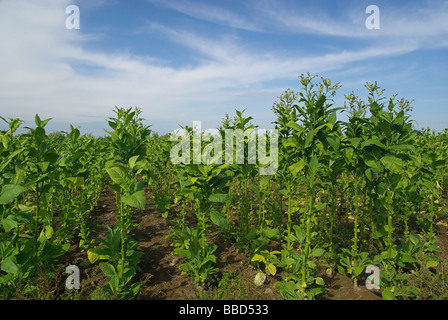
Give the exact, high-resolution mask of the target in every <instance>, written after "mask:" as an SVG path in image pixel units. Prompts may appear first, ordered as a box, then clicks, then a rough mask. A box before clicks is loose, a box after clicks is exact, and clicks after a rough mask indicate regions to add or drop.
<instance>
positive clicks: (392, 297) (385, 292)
mask: <svg viewBox="0 0 448 320" xmlns="http://www.w3.org/2000/svg"><path fill="white" fill-rule="evenodd" d="M381 295H382V296H383V299H384V300H397V299H396V298H395V295H394V294H393V293H392V291H390V289H384V290H383V292H382V293H381Z"/></svg>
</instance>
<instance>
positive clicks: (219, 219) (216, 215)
mask: <svg viewBox="0 0 448 320" xmlns="http://www.w3.org/2000/svg"><path fill="white" fill-rule="evenodd" d="M210 219H211V220H212V222H213V223H214V224H216V225H217V226H218V227H220V228H224V227H225V226H226V225H227V219H226V218H224V217H223V216H222V214H221V212H219V211H213V212H212V213H211V214H210Z"/></svg>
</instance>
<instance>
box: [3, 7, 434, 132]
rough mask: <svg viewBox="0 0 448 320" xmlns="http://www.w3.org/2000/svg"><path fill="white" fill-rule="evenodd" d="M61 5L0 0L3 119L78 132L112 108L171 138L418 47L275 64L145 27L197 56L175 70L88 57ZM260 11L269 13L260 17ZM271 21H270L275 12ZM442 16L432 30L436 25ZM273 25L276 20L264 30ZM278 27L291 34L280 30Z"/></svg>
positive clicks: (204, 12)
mask: <svg viewBox="0 0 448 320" xmlns="http://www.w3.org/2000/svg"><path fill="white" fill-rule="evenodd" d="M101 1H102V0H97V2H96V5H101V4H102V2H101ZM179 3H180V4H183V5H182V6H181V5H180V4H177V5H176V4H175V3H174V2H171V3H170V4H169V6H171V7H172V8H174V7H175V9H176V10H178V11H183V12H185V13H188V14H189V15H192V16H196V17H199V18H201V19H209V20H210V19H218V16H219V17H220V18H219V19H218V22H219V23H223V24H226V25H229V26H233V27H237V28H243V29H252V30H257V31H258V30H260V29H261V26H262V25H261V24H255V23H254V22H253V21H256V20H257V19H256V17H255V16H254V17H253V19H252V20H245V19H243V18H242V17H240V16H238V14H236V13H233V12H231V11H228V10H227V11H226V10H223V11H222V12H221V11H220V12H218V11H217V8H216V7H211V6H207V7H204V8H202V9H198V8H197V7H194V6H187V4H188V3H187V2H179ZM68 4H70V1H68V0H67V1H61V0H41V1H39V2H36V1H31V0H29V1H25V0H3V1H1V0H0V39H2V42H3V43H2V50H1V51H0V101H1V105H0V114H1V115H2V116H6V117H22V118H28V119H32V117H34V114H35V113H39V114H41V115H42V117H43V118H48V117H53V118H55V120H57V121H67V122H76V123H80V124H81V125H82V122H89V121H102V120H104V119H105V118H107V117H108V116H111V115H112V108H113V107H114V106H115V105H117V106H120V107H133V106H139V107H142V108H143V110H144V117H146V118H147V119H149V120H150V122H151V119H155V121H156V123H154V128H155V129H156V130H157V131H159V130H163V129H164V130H171V129H174V128H176V127H177V124H179V123H180V124H189V123H190V121H192V120H203V121H207V120H209V121H216V122H218V123H219V122H220V120H221V118H222V117H223V116H224V112H225V111H227V112H233V109H234V108H240V107H244V105H243V106H241V105H238V104H239V103H248V97H251V98H253V102H252V106H254V105H256V104H257V103H258V104H260V105H261V104H263V105H266V103H267V102H266V101H268V100H269V102H268V104H270V105H272V102H273V101H274V100H275V99H276V97H277V96H278V95H279V94H281V91H280V92H276V93H275V94H274V91H273V90H274V89H276V88H273V87H266V86H265V85H264V84H265V82H267V81H272V80H278V79H292V81H293V80H295V79H296V77H297V75H298V74H300V73H302V72H307V71H310V72H313V73H318V72H322V71H328V70H337V69H339V68H342V67H344V66H347V65H348V64H349V63H351V62H354V61H363V60H366V59H372V58H375V57H381V56H382V57H387V56H391V55H400V54H403V53H407V52H410V51H412V50H415V49H417V48H418V47H419V44H420V43H412V42H410V41H408V42H400V43H396V44H395V43H393V42H391V41H390V42H389V41H388V42H386V43H384V44H381V45H374V44H373V45H368V46H366V47H365V48H363V49H359V50H344V51H338V52H335V53H331V54H330V53H322V54H319V55H315V56H297V55H295V54H294V53H291V54H289V55H287V54H285V55H283V56H279V55H276V54H274V53H272V52H269V50H267V51H265V52H257V51H255V50H254V49H251V48H250V47H249V46H247V45H245V44H244V39H241V38H239V37H237V36H236V35H235V34H232V35H226V34H223V35H216V36H215V37H213V38H212V37H210V36H204V35H201V34H199V33H197V32H194V31H192V30H190V31H185V30H183V31H179V30H176V29H174V28H172V27H168V26H165V25H161V24H157V23H154V22H152V23H150V24H149V27H148V30H147V31H148V32H156V33H160V34H163V35H164V36H166V37H167V38H168V39H169V40H170V41H172V42H173V43H175V44H177V45H178V46H181V47H184V48H188V49H189V50H191V52H192V53H194V54H195V56H197V57H199V58H198V63H197V64H196V65H193V66H191V65H190V66H189V65H185V66H182V67H178V68H174V67H170V66H167V65H166V64H161V63H159V61H158V59H156V58H154V57H147V56H137V55H133V54H131V53H128V54H123V53H120V54H117V53H108V52H101V51H93V50H88V49H86V46H85V45H84V44H85V43H88V42H89V41H94V39H95V35H92V34H87V33H86V31H84V30H83V28H82V27H81V30H80V31H76V30H67V29H66V28H65V19H66V17H67V15H66V13H65V7H66V6H67V5H68ZM81 9H82V7H81ZM260 10H261V9H260ZM257 12H260V11H257ZM264 12H265V13H264V14H268V13H269V12H268V11H267V9H265V10H264ZM279 13H280V12H277V13H276V14H277V15H278V14H279ZM269 14H270V15H271V16H272V17H273V18H275V14H274V13H269ZM423 14H427V13H423ZM81 15H82V11H81ZM442 16H443V14H442V13H441V17H442ZM207 17H208V18H207ZM441 17H440V18H437V19H436V20H435V21H434V24H436V25H443V22H442V20H441V19H442V18H441ZM263 18H264V16H263ZM309 19H310V20H309V21H308V22H307V26H308V28H310V29H315V30H320V31H319V32H323V33H329V32H330V31H331V30H336V29H333V28H332V26H333V22H331V21H329V22H328V24H327V25H325V24H323V26H321V27H319V24H318V22H319V20H316V19H314V18H313V17H310V18H309ZM279 21H280V19H274V20H272V21H271V22H270V23H269V25H271V24H275V23H277V22H279ZM304 21H306V20H304ZM257 23H258V22H257ZM302 23H304V22H302ZM396 23H398V22H396ZM81 26H82V23H81ZM284 26H285V27H288V28H294V26H293V25H292V24H286V22H284ZM319 28H321V29H319ZM429 28H430V27H429V26H425V29H429ZM335 32H336V33H340V34H344V32H346V29H345V27H344V26H342V27H341V28H340V30H339V31H338V30H336V31H335ZM424 34H425V33H424V32H422V37H423V35H424ZM83 66H86V67H84V68H83ZM85 70H87V71H88V72H85ZM284 89H286V88H284ZM269 95H272V99H269ZM268 107H269V108H270V106H268ZM224 110H225V111H224ZM255 113H258V114H260V115H261V114H266V108H264V107H263V110H259V109H256V108H253V109H252V110H251V111H250V112H249V111H248V114H251V115H254V116H255V117H256V114H255ZM157 119H160V121H159V122H160V123H162V119H163V121H164V125H169V126H170V127H169V128H163V129H162V128H159V127H157Z"/></svg>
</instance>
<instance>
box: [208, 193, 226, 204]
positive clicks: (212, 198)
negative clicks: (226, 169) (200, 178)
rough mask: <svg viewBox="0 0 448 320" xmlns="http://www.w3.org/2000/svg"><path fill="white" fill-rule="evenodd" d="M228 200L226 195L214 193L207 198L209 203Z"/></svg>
mask: <svg viewBox="0 0 448 320" xmlns="http://www.w3.org/2000/svg"><path fill="white" fill-rule="evenodd" d="M228 198H229V195H228V194H227V193H214V194H212V195H210V197H208V200H209V201H210V202H226V201H227V199H228Z"/></svg>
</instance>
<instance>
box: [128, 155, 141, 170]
mask: <svg viewBox="0 0 448 320" xmlns="http://www.w3.org/2000/svg"><path fill="white" fill-rule="evenodd" d="M138 158H139V156H133V157H131V158H130V159H129V161H128V163H129V167H130V168H131V169H134V167H135V164H136V163H137V161H138Z"/></svg>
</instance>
